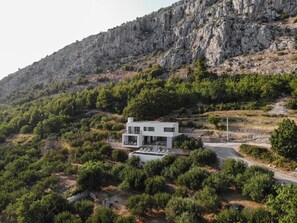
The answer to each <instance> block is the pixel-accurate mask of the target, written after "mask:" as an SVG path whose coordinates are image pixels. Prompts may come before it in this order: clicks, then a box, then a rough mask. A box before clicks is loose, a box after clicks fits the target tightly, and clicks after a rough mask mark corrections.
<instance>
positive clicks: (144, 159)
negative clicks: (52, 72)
mask: <svg viewBox="0 0 297 223" xmlns="http://www.w3.org/2000/svg"><path fill="white" fill-rule="evenodd" d="M132 156H136V157H139V159H140V162H142V163H147V162H149V161H152V160H161V159H163V157H164V156H166V155H165V154H164V155H163V156H154V155H150V154H135V153H133V152H132V153H129V158H131V157H132Z"/></svg>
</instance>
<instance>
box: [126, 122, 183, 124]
mask: <svg viewBox="0 0 297 223" xmlns="http://www.w3.org/2000/svg"><path fill="white" fill-rule="evenodd" d="M127 123H128V124H133V123H135V124H138V123H139V124H143V123H151V124H159V123H161V124H178V122H160V121H137V122H127Z"/></svg>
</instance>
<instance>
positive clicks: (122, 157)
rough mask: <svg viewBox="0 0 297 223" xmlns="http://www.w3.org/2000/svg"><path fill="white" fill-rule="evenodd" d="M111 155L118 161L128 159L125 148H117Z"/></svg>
mask: <svg viewBox="0 0 297 223" xmlns="http://www.w3.org/2000/svg"><path fill="white" fill-rule="evenodd" d="M111 157H112V158H113V160H115V161H118V162H125V161H126V160H127V159H128V156H127V154H126V153H125V152H124V151H123V150H116V149H114V150H113V151H112V154H111Z"/></svg>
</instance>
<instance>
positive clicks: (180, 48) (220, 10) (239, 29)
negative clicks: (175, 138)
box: [0, 0, 297, 98]
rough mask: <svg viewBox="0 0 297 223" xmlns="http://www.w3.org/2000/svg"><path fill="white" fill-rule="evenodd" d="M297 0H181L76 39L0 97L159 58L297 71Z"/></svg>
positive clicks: (227, 68) (220, 67) (11, 82)
mask: <svg viewBox="0 0 297 223" xmlns="http://www.w3.org/2000/svg"><path fill="white" fill-rule="evenodd" d="M296 15H297V1H296V0H183V1H180V2H177V3H175V4H173V5H172V6H170V7H167V8H164V9H161V10H159V11H158V12H155V13H152V14H149V15H146V16H144V17H142V18H138V19H136V20H134V21H132V22H128V23H125V24H123V25H121V26H119V27H116V28H113V29H110V30H108V31H107V32H103V33H99V34H98V35H93V36H90V37H87V38H85V39H83V40H82V41H77V42H75V43H72V44H70V45H68V46H66V47H64V48H63V49H61V50H59V51H58V52H56V53H54V54H52V55H50V56H47V57H45V58H43V59H42V60H40V61H38V62H35V63H33V64H32V65H30V66H27V67H25V68H24V69H21V70H19V71H17V72H16V73H14V74H11V75H9V76H8V77H6V78H4V79H3V80H2V81H1V82H0V98H1V97H4V96H6V95H8V94H10V93H12V92H13V91H16V90H20V89H22V90H26V89H30V88H32V86H33V85H35V84H40V83H42V84H47V83H49V82H50V81H56V82H67V81H73V80H75V79H76V78H77V77H78V76H79V75H90V74H92V73H94V69H97V71H98V70H100V71H102V72H113V71H117V70H119V69H121V67H122V66H124V65H125V64H128V63H132V64H136V65H137V64H139V66H145V64H146V62H147V61H154V62H155V63H159V64H161V65H162V66H163V67H166V68H168V69H173V68H179V67H182V66H184V65H185V64H190V63H192V62H193V61H195V60H196V59H197V58H200V57H201V56H203V57H205V58H206V60H207V63H208V65H209V66H210V68H211V69H213V70H215V71H218V72H229V73H232V72H257V71H258V72H259V73H286V72H295V71H297V65H296V63H297V51H296V41H297V19H296V18H294V17H295V16H296Z"/></svg>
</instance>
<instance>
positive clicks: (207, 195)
mask: <svg viewBox="0 0 297 223" xmlns="http://www.w3.org/2000/svg"><path fill="white" fill-rule="evenodd" d="M194 199H195V200H196V201H197V202H198V203H199V205H200V207H202V210H203V211H204V212H207V213H211V212H215V211H216V209H218V208H219V206H220V199H219V197H218V196H217V194H216V191H215V189H213V188H210V187H204V188H203V189H201V190H199V191H198V192H196V193H195V195H194Z"/></svg>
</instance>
